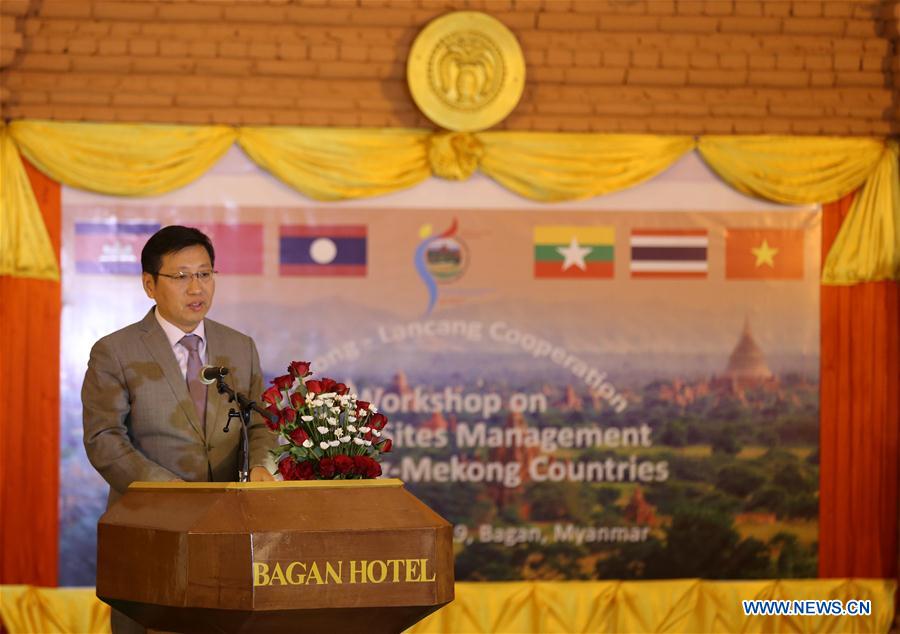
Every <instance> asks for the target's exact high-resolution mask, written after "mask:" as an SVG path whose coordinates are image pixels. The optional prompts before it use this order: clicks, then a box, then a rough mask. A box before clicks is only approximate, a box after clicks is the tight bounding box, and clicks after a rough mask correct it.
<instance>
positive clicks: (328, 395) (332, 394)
mask: <svg viewBox="0 0 900 634" xmlns="http://www.w3.org/2000/svg"><path fill="white" fill-rule="evenodd" d="M321 396H322V398H327V399H329V400H334V397H335V396H337V392H325V393H324V394H322V395H321Z"/></svg>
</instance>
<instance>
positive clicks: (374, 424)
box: [369, 414, 388, 430]
mask: <svg viewBox="0 0 900 634" xmlns="http://www.w3.org/2000/svg"><path fill="white" fill-rule="evenodd" d="M387 422H388V420H387V416H385V415H384V414H375V415H374V416H372V420H370V421H369V427H371V428H372V429H378V430H382V429H384V426H385V425H387Z"/></svg>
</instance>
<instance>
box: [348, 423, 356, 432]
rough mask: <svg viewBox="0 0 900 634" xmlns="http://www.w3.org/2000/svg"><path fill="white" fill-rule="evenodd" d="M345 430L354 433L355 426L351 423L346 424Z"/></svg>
mask: <svg viewBox="0 0 900 634" xmlns="http://www.w3.org/2000/svg"><path fill="white" fill-rule="evenodd" d="M347 431H349V432H350V433H351V434H355V433H356V427H354V426H353V425H347Z"/></svg>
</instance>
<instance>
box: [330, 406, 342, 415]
mask: <svg viewBox="0 0 900 634" xmlns="http://www.w3.org/2000/svg"><path fill="white" fill-rule="evenodd" d="M340 412H341V408H340V407H332V408H331V413H332V414H339V413H340Z"/></svg>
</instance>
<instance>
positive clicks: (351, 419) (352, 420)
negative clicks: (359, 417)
mask: <svg viewBox="0 0 900 634" xmlns="http://www.w3.org/2000/svg"><path fill="white" fill-rule="evenodd" d="M347 422H348V423H355V422H356V416H353V415H350V416H347Z"/></svg>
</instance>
